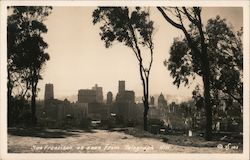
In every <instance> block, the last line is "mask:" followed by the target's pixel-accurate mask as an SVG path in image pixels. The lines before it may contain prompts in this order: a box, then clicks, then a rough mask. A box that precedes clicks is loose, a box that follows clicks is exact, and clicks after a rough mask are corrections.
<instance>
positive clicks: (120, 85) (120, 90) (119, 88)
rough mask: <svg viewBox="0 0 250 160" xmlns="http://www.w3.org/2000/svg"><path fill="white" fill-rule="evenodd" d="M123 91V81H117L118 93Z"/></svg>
mask: <svg viewBox="0 0 250 160" xmlns="http://www.w3.org/2000/svg"><path fill="white" fill-rule="evenodd" d="M124 92H125V81H119V86H118V93H124Z"/></svg>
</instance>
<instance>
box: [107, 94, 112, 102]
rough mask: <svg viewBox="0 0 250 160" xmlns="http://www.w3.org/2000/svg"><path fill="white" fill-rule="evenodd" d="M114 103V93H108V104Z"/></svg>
mask: <svg viewBox="0 0 250 160" xmlns="http://www.w3.org/2000/svg"><path fill="white" fill-rule="evenodd" d="M112 101H113V94H112V92H108V93H107V104H111V103H112Z"/></svg>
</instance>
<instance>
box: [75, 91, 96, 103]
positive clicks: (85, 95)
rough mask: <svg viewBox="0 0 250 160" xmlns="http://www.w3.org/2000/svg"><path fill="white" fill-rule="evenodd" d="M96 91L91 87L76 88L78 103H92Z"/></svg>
mask: <svg viewBox="0 0 250 160" xmlns="http://www.w3.org/2000/svg"><path fill="white" fill-rule="evenodd" d="M96 99H97V98H96V91H95V90H92V89H80V90H78V102H79V103H92V102H97V101H96Z"/></svg>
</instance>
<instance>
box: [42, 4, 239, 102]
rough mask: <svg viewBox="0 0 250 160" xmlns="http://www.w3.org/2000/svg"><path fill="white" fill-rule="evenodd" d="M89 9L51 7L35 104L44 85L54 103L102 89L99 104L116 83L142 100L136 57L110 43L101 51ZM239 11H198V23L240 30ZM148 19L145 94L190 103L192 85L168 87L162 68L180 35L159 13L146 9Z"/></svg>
mask: <svg viewBox="0 0 250 160" xmlns="http://www.w3.org/2000/svg"><path fill="white" fill-rule="evenodd" d="M94 9H95V8H93V7H54V8H53V10H52V14H51V15H49V17H48V19H47V21H46V22H45V23H46V25H47V28H48V33H47V34H46V35H44V38H45V41H46V42H47V43H48V44H49V48H48V49H47V51H48V53H49V54H50V60H49V61H48V62H47V63H46V66H45V67H44V70H43V73H42V75H43V80H42V81H40V82H39V88H40V89H41V90H40V92H39V94H38V98H39V99H43V97H44V87H45V84H46V83H53V84H54V94H55V97H56V98H60V99H62V98H64V97H69V96H72V95H77V91H78V90H79V89H86V88H92V86H94V85H95V84H98V85H99V86H102V87H103V93H104V98H106V93H107V92H108V91H111V92H112V93H113V94H114V95H115V94H116V93H117V90H118V81H119V80H125V81H126V89H127V90H134V91H135V94H136V96H141V95H142V85H141V80H140V77H139V68H138V62H137V59H136V57H135V56H134V55H133V52H132V50H131V49H130V48H127V47H125V46H123V45H122V44H119V43H115V44H114V45H113V47H112V48H109V49H106V48H105V47H104V42H103V41H101V40H100V36H99V27H98V26H94V25H93V24H92V12H93V10H94ZM242 11H243V10H242V8H229V7H224V8H203V10H202V19H203V23H204V24H206V22H207V20H208V19H209V18H214V17H216V15H220V16H221V17H222V18H226V19H227V22H228V23H229V24H231V25H232V26H233V27H234V30H239V28H240V27H241V26H242V25H243V20H242V19H243V17H242V14H243V12H242ZM151 19H152V20H153V21H155V28H156V33H155V36H154V45H155V49H154V62H153V65H152V71H151V75H150V76H151V77H150V93H151V94H152V95H153V94H160V93H161V92H162V93H163V94H164V95H166V94H168V95H173V96H180V97H181V96H184V97H191V96H192V94H191V93H192V90H193V88H194V86H195V85H196V84H197V83H201V82H199V80H198V81H195V82H194V83H193V85H191V86H190V88H187V87H184V86H181V87H180V88H179V89H178V88H177V87H176V86H174V85H173V84H172V82H173V79H172V78H171V77H170V74H169V71H168V70H167V68H166V67H165V66H164V65H163V61H164V60H165V59H167V58H168V57H169V48H170V46H171V44H172V42H173V38H174V37H178V36H182V35H183V34H182V32H181V31H179V30H177V29H175V28H174V27H172V26H171V25H169V24H168V23H167V22H166V21H165V20H164V19H163V17H162V15H161V14H160V12H159V11H157V10H156V9H155V8H151Z"/></svg>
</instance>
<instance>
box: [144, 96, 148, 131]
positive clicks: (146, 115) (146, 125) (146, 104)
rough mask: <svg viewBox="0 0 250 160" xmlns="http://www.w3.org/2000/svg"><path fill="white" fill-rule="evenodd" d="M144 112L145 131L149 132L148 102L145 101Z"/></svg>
mask: <svg viewBox="0 0 250 160" xmlns="http://www.w3.org/2000/svg"><path fill="white" fill-rule="evenodd" d="M143 104H144V112H143V129H144V130H145V131H148V109H149V106H148V100H144V102H143Z"/></svg>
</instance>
